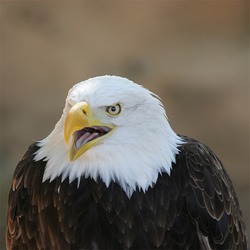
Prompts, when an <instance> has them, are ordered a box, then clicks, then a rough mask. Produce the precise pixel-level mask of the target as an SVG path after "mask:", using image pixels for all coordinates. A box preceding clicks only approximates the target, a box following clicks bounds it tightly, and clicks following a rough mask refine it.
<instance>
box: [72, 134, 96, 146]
mask: <svg viewBox="0 0 250 250" xmlns="http://www.w3.org/2000/svg"><path fill="white" fill-rule="evenodd" d="M98 135H99V133H97V132H94V133H90V132H85V133H84V134H83V135H82V136H81V137H80V138H79V139H77V140H76V142H75V146H76V149H79V148H80V147H81V146H82V145H84V144H86V143H87V142H89V141H91V140H93V139H94V138H95V137H96V136H98Z"/></svg>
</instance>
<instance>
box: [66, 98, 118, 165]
mask: <svg viewBox="0 0 250 250" xmlns="http://www.w3.org/2000/svg"><path fill="white" fill-rule="evenodd" d="M113 128H114V127H112V126H110V125H105V124H102V123H101V122H100V121H98V120H97V119H94V117H92V112H91V109H90V106H89V104H88V103H86V102H79V103H77V104H75V105H74V106H73V107H72V108H71V109H70V110H69V112H68V114H67V117H66V120H65V124H64V140H65V143H66V145H68V147H69V159H70V161H74V160H76V159H77V158H78V157H79V156H81V155H82V154H84V153H85V152H86V151H87V150H89V149H90V148H91V147H93V146H94V145H96V144H97V143H99V142H100V140H102V139H103V138H104V137H106V136H107V135H108V134H109V133H110V132H111V131H112V130H113Z"/></svg>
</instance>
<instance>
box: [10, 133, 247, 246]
mask: <svg viewBox="0 0 250 250" xmlns="http://www.w3.org/2000/svg"><path fill="white" fill-rule="evenodd" d="M182 139H183V140H184V142H185V143H184V144H182V145H180V148H179V154H178V155H177V156H176V163H175V164H174V163H173V165H172V170H171V174H170V175H169V174H167V173H162V174H160V173H159V176H158V179H157V182H156V183H155V184H154V185H153V186H152V187H149V188H148V189H147V191H145V192H144V191H142V190H139V189H138V188H137V189H136V190H135V191H134V192H133V194H132V196H131V197H128V196H127V194H126V192H125V191H124V190H123V189H122V188H121V186H120V185H119V183H116V182H114V181H112V182H110V184H109V186H108V187H107V186H106V185H105V183H104V182H103V181H102V180H101V179H100V178H98V179H97V180H94V179H92V178H90V177H84V176H83V177H82V178H81V180H80V183H79V184H78V180H77V179H76V180H74V181H72V182H70V181H69V177H67V178H63V179H62V176H58V177H56V178H54V179H53V180H52V181H50V180H46V181H44V182H42V180H43V175H44V171H45V166H46V163H47V161H46V160H45V159H44V160H43V159H41V160H40V161H34V154H35V153H36V152H37V150H38V149H39V147H38V146H37V145H36V144H33V145H31V146H30V148H29V149H28V151H27V152H26V154H25V155H24V157H23V159H22V160H21V161H20V162H19V164H18V166H17V168H16V170H15V173H14V176H13V181H12V187H11V189H10V194H9V204H8V221H7V229H6V245H7V249H126V248H131V249H138V248H140V249H155V248H165V249H166V248H167V249H202V248H204V249H247V242H246V235H245V227H244V223H243V219H242V215H241V211H240V209H239V204H238V200H237V197H236V194H235V191H234V189H233V185H232V182H231V180H230V178H229V177H228V175H227V173H226V172H225V170H224V168H223V166H222V164H221V162H220V161H219V159H218V158H217V157H216V156H215V155H214V154H213V152H212V151H211V150H210V149H209V148H208V147H206V146H205V145H203V144H201V143H199V142H197V141H195V140H193V139H190V138H188V137H182Z"/></svg>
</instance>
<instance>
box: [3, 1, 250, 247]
mask: <svg viewBox="0 0 250 250" xmlns="http://www.w3.org/2000/svg"><path fill="white" fill-rule="evenodd" d="M248 25H249V2H248V1H240V0H239V1H1V190H0V194H1V204H0V206H1V217H0V222H1V240H2V243H1V245H0V248H3V249H4V243H3V238H4V230H5V222H6V206H7V193H8V189H9V186H10V181H11V177H12V174H13V171H14V168H15V166H16V164H17V162H18V161H19V160H20V158H21V157H22V155H23V153H24V152H25V150H26V149H27V148H28V146H29V144H30V143H32V142H33V141H35V140H38V139H42V138H44V137H46V136H47V135H48V134H49V133H50V131H51V130H52V129H53V127H54V125H55V123H56V122H57V120H58V119H59V118H60V115H61V112H62V109H63V106H64V101H65V97H66V95H67V91H68V90H69V88H70V87H71V86H72V85H73V84H75V83H77V82H79V81H81V80H85V79H87V78H89V77H93V76H97V75H103V74H111V75H112V74H114V75H120V76H124V77H128V78H130V79H131V80H133V81H135V82H137V83H140V84H142V85H144V86H145V87H147V88H149V89H150V90H152V91H153V92H155V93H157V94H158V95H160V96H161V98H162V99H163V103H164V104H165V106H166V109H167V113H168V117H169V119H170V123H171V125H172V127H173V128H174V130H175V131H176V132H178V133H181V134H185V135H189V136H192V137H194V138H196V139H199V140H201V141H202V142H204V143H205V144H207V145H209V146H210V147H211V148H212V149H213V151H214V152H215V153H216V154H217V155H218V156H219V158H220V159H221V160H222V162H223V163H224V165H225V167H226V169H227V171H228V172H229V174H230V176H231V178H232V180H233V183H234V186H235V189H236V192H237V194H238V197H239V201H240V204H241V207H242V210H243V213H244V216H245V221H246V223H247V226H248V230H249V97H250V96H249V94H250V92H249V73H248V71H249V29H248V28H249V27H248Z"/></svg>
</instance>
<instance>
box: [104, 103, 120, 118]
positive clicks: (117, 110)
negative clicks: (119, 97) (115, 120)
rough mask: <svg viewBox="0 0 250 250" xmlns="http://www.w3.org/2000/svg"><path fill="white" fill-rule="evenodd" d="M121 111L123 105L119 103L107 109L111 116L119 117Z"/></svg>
mask: <svg viewBox="0 0 250 250" xmlns="http://www.w3.org/2000/svg"><path fill="white" fill-rule="evenodd" d="M121 110H122V108H121V105H120V104H119V103H117V104H114V105H111V106H108V107H107V108H106V112H107V114H108V115H110V116H117V115H119V114H120V113H121Z"/></svg>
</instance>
